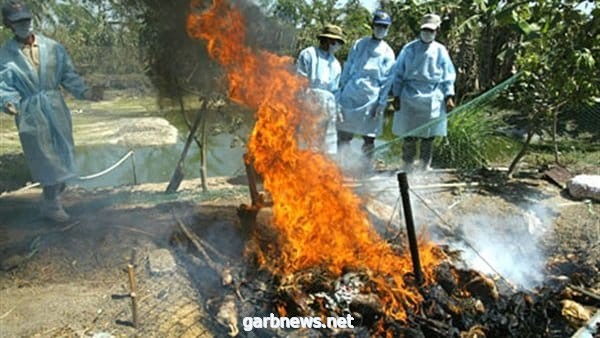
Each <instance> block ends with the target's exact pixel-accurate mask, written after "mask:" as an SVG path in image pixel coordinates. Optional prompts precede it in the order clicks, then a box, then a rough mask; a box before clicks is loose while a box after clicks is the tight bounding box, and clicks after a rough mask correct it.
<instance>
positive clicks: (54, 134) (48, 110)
mask: <svg viewBox="0 0 600 338" xmlns="http://www.w3.org/2000/svg"><path fill="white" fill-rule="evenodd" d="M2 19H3V23H4V25H5V26H6V27H8V28H10V29H11V30H12V31H13V33H14V38H13V39H11V40H9V41H8V42H6V43H5V44H4V45H3V46H2V47H1V48H0V109H2V110H3V111H4V112H6V113H8V114H11V115H14V116H15V121H16V124H17V128H18V130H19V138H20V140H21V145H22V147H23V153H24V155H25V159H26V161H27V164H28V166H29V170H30V171H31V175H32V177H33V179H35V180H36V181H38V182H39V183H40V184H41V186H42V188H43V198H42V205H41V212H42V215H43V216H44V217H47V218H49V219H51V220H54V221H58V222H64V221H67V220H68V219H69V215H68V214H67V213H66V212H65V210H64V209H63V206H62V203H61V194H62V192H63V191H64V190H65V187H66V185H65V184H66V183H67V181H69V180H70V179H74V178H76V175H75V173H74V170H73V164H74V145H73V130H72V124H71V113H70V112H69V109H68V108H67V106H66V104H65V101H64V99H63V96H62V94H61V92H60V86H62V87H63V88H65V89H66V90H68V91H69V92H70V93H71V94H73V95H74V96H75V97H76V98H78V99H88V100H97V99H100V98H99V97H96V94H92V91H91V90H88V88H87V87H86V86H85V84H84V81H83V80H82V78H81V77H80V76H79V75H78V74H77V73H76V72H75V69H74V67H73V63H72V62H71V59H70V57H69V55H68V54H67V51H66V50H65V48H64V47H63V46H62V45H61V44H59V43H57V42H56V41H54V40H51V39H49V38H47V37H45V36H42V35H40V34H37V33H35V34H34V33H33V29H32V15H31V12H30V11H29V9H28V8H27V7H26V6H25V5H24V4H23V3H22V2H21V1H19V0H10V1H7V2H6V3H5V4H4V5H3V7H2Z"/></svg>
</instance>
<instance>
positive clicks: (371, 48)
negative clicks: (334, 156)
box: [337, 10, 395, 158]
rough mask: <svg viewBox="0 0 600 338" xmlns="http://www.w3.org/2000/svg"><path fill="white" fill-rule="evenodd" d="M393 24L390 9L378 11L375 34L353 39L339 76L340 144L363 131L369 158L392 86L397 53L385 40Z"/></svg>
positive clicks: (374, 21) (375, 15)
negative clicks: (392, 73) (341, 119)
mask: <svg viewBox="0 0 600 338" xmlns="http://www.w3.org/2000/svg"><path fill="white" fill-rule="evenodd" d="M391 24H392V19H391V17H390V16H389V15H388V14H387V13H385V12H383V11H380V10H378V11H376V12H375V14H374V16H373V23H372V28H373V35H372V36H369V37H363V38H361V39H358V40H357V41H356V42H355V43H354V45H353V46H352V49H351V50H350V53H349V54H348V59H347V61H346V63H344V67H343V71H342V77H341V79H340V88H341V89H340V95H339V105H340V108H341V112H342V116H343V121H340V122H338V124H337V128H338V131H339V133H338V144H339V145H340V147H344V146H347V145H349V143H350V141H352V138H353V136H354V134H358V135H362V137H363V142H364V143H363V146H362V150H363V153H364V154H365V155H367V156H368V157H369V158H371V155H372V153H373V148H374V145H375V137H377V136H379V135H381V133H382V132H383V119H384V116H383V113H384V111H385V108H386V106H387V98H388V94H389V91H390V87H391V77H390V76H391V72H392V67H393V66H394V58H395V55H394V51H393V50H392V48H391V47H390V46H389V45H388V44H387V43H386V42H385V41H384V40H383V39H384V38H385V37H386V36H387V34H388V30H389V27H390V25H391ZM340 152H343V149H340Z"/></svg>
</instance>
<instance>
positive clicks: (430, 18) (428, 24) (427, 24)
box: [421, 14, 442, 31]
mask: <svg viewBox="0 0 600 338" xmlns="http://www.w3.org/2000/svg"><path fill="white" fill-rule="evenodd" d="M441 23H442V19H440V16H439V15H436V14H426V15H425V16H424V17H423V23H422V24H421V29H431V30H432V31H434V30H436V29H438V28H439V27H440V24H441Z"/></svg>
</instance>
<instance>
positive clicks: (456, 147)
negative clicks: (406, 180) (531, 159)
mask: <svg viewBox="0 0 600 338" xmlns="http://www.w3.org/2000/svg"><path fill="white" fill-rule="evenodd" d="M502 125H503V122H502V119H501V117H500V115H499V114H497V113H496V112H491V111H490V109H486V108H485V107H478V108H474V109H472V110H468V111H464V112H462V113H460V114H454V115H452V116H450V118H449V119H448V137H446V138H438V139H436V141H435V147H434V158H433V160H434V166H436V167H444V168H459V169H477V168H481V167H484V166H488V165H489V164H490V163H492V162H494V161H498V160H502V159H506V158H507V157H508V156H511V155H512V154H513V153H514V150H515V146H516V144H515V142H514V141H513V140H511V139H509V138H508V137H507V136H505V135H503V134H502V133H500V131H499V130H500V128H501V127H502Z"/></svg>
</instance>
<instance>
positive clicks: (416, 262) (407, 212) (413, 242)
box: [398, 172, 424, 285]
mask: <svg viewBox="0 0 600 338" xmlns="http://www.w3.org/2000/svg"><path fill="white" fill-rule="evenodd" d="M398 185H399V186H400V196H401V197H402V209H404V220H405V221H406V233H407V235H408V245H409V247H410V256H411V258H412V264H413V271H414V274H415V279H416V281H417V284H418V285H422V284H423V283H424V279H423V272H422V271H421V260H420V259H419V244H418V243H417V235H416V233H415V222H414V219H413V214H412V208H411V206H410V195H409V190H408V189H409V188H408V179H407V177H406V173H405V172H399V173H398Z"/></svg>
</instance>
